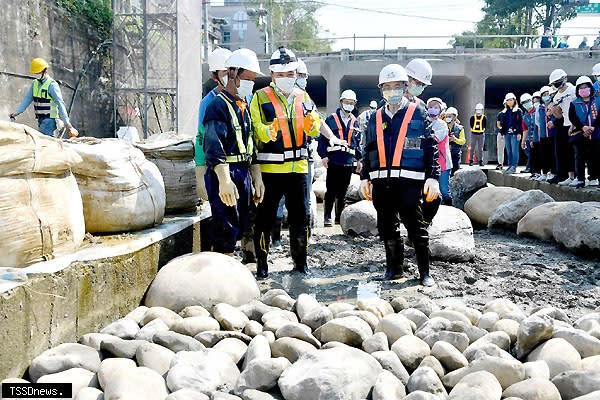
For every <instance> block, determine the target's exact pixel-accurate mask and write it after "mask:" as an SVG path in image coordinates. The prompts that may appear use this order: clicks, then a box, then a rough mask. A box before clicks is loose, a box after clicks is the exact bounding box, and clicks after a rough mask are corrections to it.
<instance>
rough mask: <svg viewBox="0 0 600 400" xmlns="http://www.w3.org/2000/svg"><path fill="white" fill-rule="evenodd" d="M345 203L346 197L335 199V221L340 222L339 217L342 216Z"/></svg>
mask: <svg viewBox="0 0 600 400" xmlns="http://www.w3.org/2000/svg"><path fill="white" fill-rule="evenodd" d="M345 205H346V199H345V198H344V197H342V198H337V199H336V201H335V223H336V224H338V225H339V224H340V218H341V217H342V211H343V210H344V206H345Z"/></svg>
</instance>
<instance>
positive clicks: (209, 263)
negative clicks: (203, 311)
mask: <svg viewBox="0 0 600 400" xmlns="http://www.w3.org/2000/svg"><path fill="white" fill-rule="evenodd" d="M259 296H260V290H259V288H258V284H257V283H256V279H255V278H254V275H253V274H252V272H250V270H249V269H248V268H246V266H245V265H243V264H242V263H241V262H239V261H237V260H236V259H234V258H233V257H229V256H226V255H224V254H219V253H212V252H201V253H194V254H187V255H184V256H181V257H177V258H175V259H173V260H171V261H170V262H169V263H168V264H167V265H165V266H164V267H162V268H161V269H160V271H158V274H157V275H156V277H155V278H154V281H153V282H152V284H151V285H150V288H149V289H148V293H147V294H146V301H145V305H146V306H149V307H153V306H163V307H167V308H169V309H171V310H173V311H175V312H179V311H181V310H183V309H184V308H185V307H187V306H196V305H200V306H203V307H205V308H207V309H212V307H213V306H214V305H216V304H219V303H227V304H230V305H232V306H236V307H237V306H240V305H242V304H245V303H248V302H250V301H251V300H255V299H258V298H259ZM165 322H167V321H165Z"/></svg>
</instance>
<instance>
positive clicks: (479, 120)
mask: <svg viewBox="0 0 600 400" xmlns="http://www.w3.org/2000/svg"><path fill="white" fill-rule="evenodd" d="M471 133H483V114H481V115H480V116H479V117H478V116H477V115H474V116H473V126H472V127H471Z"/></svg>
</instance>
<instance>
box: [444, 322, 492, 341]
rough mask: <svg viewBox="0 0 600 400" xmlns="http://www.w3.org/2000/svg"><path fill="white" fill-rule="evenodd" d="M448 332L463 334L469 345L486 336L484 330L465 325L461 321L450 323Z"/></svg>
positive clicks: (486, 332)
mask: <svg viewBox="0 0 600 400" xmlns="http://www.w3.org/2000/svg"><path fill="white" fill-rule="evenodd" d="M448 330H449V331H452V332H459V333H464V334H465V335H467V337H468V338H469V343H473V342H475V341H477V340H479V339H481V338H482V337H484V336H485V335H487V334H488V331H486V330H485V329H481V328H479V327H477V326H473V325H469V324H465V323H464V322H461V321H454V322H452V323H451V324H450V327H449V328H448Z"/></svg>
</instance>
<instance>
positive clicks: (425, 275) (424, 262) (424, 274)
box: [415, 240, 435, 287]
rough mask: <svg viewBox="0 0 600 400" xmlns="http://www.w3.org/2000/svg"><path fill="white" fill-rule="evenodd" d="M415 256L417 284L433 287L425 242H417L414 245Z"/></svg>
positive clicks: (427, 247)
mask: <svg viewBox="0 0 600 400" xmlns="http://www.w3.org/2000/svg"><path fill="white" fill-rule="evenodd" d="M415 255H416V256H417V265H418V266H419V282H421V285H423V286H427V287H429V286H433V285H435V281H434V280H433V278H432V277H431V275H429V246H428V245H427V241H423V240H419V241H418V242H417V243H415Z"/></svg>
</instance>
